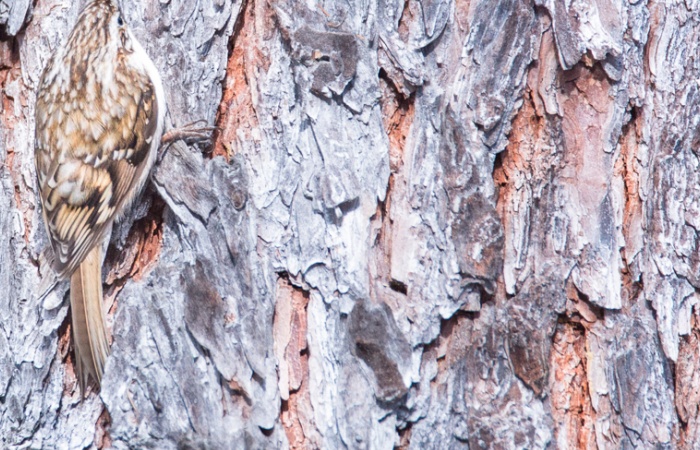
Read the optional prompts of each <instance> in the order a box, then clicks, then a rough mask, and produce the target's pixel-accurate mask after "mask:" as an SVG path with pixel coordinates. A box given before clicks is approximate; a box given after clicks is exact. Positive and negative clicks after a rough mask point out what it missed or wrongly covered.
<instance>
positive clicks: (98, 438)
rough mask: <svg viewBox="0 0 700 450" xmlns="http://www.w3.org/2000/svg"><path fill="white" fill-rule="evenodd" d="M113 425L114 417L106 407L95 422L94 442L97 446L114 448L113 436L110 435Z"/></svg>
mask: <svg viewBox="0 0 700 450" xmlns="http://www.w3.org/2000/svg"><path fill="white" fill-rule="evenodd" d="M111 425H112V417H111V416H110V415H109V412H107V408H104V409H103V410H102V414H100V417H98V418H97V423H96V424H95V440H94V441H93V442H94V444H95V446H96V447H97V448H99V449H102V448H112V438H111V437H110V435H109V427H110V426H111Z"/></svg>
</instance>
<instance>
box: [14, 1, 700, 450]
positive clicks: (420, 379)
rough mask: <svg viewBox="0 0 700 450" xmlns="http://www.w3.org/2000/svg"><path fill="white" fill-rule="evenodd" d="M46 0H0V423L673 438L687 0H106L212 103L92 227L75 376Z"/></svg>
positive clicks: (114, 437) (682, 291)
mask: <svg viewBox="0 0 700 450" xmlns="http://www.w3.org/2000/svg"><path fill="white" fill-rule="evenodd" d="M70 3H71V2H59V1H58V0H38V1H34V2H30V1H29V0H9V3H8V0H0V85H1V86H2V93H1V95H2V98H1V100H2V102H1V103H0V143H1V144H0V145H2V147H1V150H2V151H0V292H2V293H1V294H0V358H1V362H0V439H1V443H0V447H2V448H42V447H43V448H87V447H91V446H94V447H97V448H110V447H114V448H118V449H124V448H159V449H160V448H207V449H209V448H211V449H216V448H222V449H223V448H251V449H253V448H261V449H262V448H266V449H267V448H292V449H302V448H303V449H306V448H321V449H335V448H351V449H356V448H357V449H359V448H364V449H392V448H395V447H398V448H401V449H407V448H412V449H455V448H471V449H476V448H507V449H510V448H524V449H538V448H545V447H548V448H561V449H568V448H596V447H597V448H601V449H602V448H605V449H608V448H631V447H633V446H635V447H639V448H694V447H696V446H698V445H700V444H697V443H696V442H700V413H699V408H700V375H698V373H700V372H698V369H699V368H700V315H699V313H698V312H697V310H696V308H695V306H696V304H697V303H698V299H699V298H700V295H699V294H698V292H700V291H698V289H700V256H699V253H698V247H699V246H700V237H699V236H698V230H700V188H698V186H699V185H700V172H699V170H698V169H699V168H700V159H699V158H698V150H697V149H698V147H700V132H699V131H698V130H700V88H699V85H698V79H700V63H699V62H698V61H699V58H698V57H697V55H698V54H700V3H699V2H696V1H685V2H666V3H664V2H648V3H647V2H645V1H639V2H633V1H630V2H613V1H610V0H571V1H567V2H563V1H558V0H534V1H532V0H531V1H526V0H521V1H516V0H474V1H469V0H422V1H419V0H405V1H404V0H368V1H359V0H358V1H348V2H340V1H335V0H321V1H319V2H316V1H308V2H301V1H298V0H291V1H277V0H269V1H265V0H239V1H236V2H229V1H225V0H214V1H212V0H203V1H201V2H194V1H192V2H185V1H165V2H163V1H158V0H145V1H143V2H141V1H136V0H122V1H121V4H122V9H123V11H124V16H125V20H126V21H127V22H128V23H129V24H130V25H131V27H132V29H133V30H134V33H135V34H136V35H137V37H138V38H139V40H140V41H141V42H142V43H143V44H144V47H145V48H146V50H147V51H148V52H149V54H150V55H152V57H153V59H154V61H155V62H156V65H157V67H158V68H159V70H160V72H161V75H162V78H163V81H164V84H165V86H166V94H167V100H168V104H169V119H168V120H169V121H170V123H171V124H172V126H182V125H184V124H187V123H190V122H192V121H195V120H204V121H206V122H207V123H208V124H210V125H213V124H216V125H217V126H218V127H219V128H220V131H218V132H217V133H216V134H215V138H214V142H213V144H212V145H211V146H197V145H190V146H188V145H186V144H184V143H183V142H177V143H175V144H173V145H171V146H170V147H169V148H168V149H167V151H166V150H165V149H164V150H163V151H162V155H161V158H162V159H161V160H160V162H159V164H158V165H157V166H156V168H155V169H154V171H153V173H152V176H151V183H150V184H149V186H148V187H147V189H146V191H145V192H144V194H143V196H142V198H141V200H140V201H139V202H137V204H136V206H135V207H134V209H133V211H132V212H130V213H129V214H128V215H127V217H126V218H125V219H124V220H123V221H122V222H121V224H120V225H119V226H116V227H115V228H114V231H113V234H112V239H111V243H110V247H109V250H108V253H107V257H106V259H105V263H104V274H105V279H104V291H105V304H106V308H107V309H108V311H109V314H108V322H109V327H110V329H111V335H112V354H111V356H110V358H109V359H108V363H107V366H106V372H105V376H104V380H103V384H102V387H101V390H100V391H99V393H96V392H95V390H94V389H93V390H92V391H91V393H90V395H88V397H87V399H86V400H85V401H83V402H81V401H80V392H79V389H78V387H77V383H76V377H75V367H74V359H73V358H74V357H73V353H72V348H71V344H70V320H69V317H70V315H69V314H68V308H69V302H68V300H67V298H68V296H67V291H68V285H69V283H68V282H67V281H66V280H58V279H56V276H55V274H54V272H53V271H52V269H51V268H50V266H49V264H48V263H47V257H46V253H45V248H46V247H47V243H48V241H47V237H46V233H45V230H44V225H43V222H42V219H41V212H40V208H39V204H38V193H37V188H36V182H35V173H34V164H33V152H34V149H33V136H34V101H35V93H36V88H37V85H38V81H39V78H40V75H41V71H42V69H43V67H44V65H45V64H46V62H47V61H48V58H49V56H50V55H51V53H52V52H53V51H54V50H55V49H56V48H58V47H59V46H61V45H63V43H64V42H65V39H66V37H67V35H68V33H69V32H70V30H71V28H72V26H73V24H74V23H75V19H76V17H77V14H78V12H79V10H80V8H81V6H82V4H77V5H70ZM79 3H82V2H79ZM567 5H568V6H567Z"/></svg>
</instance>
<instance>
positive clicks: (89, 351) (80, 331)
mask: <svg viewBox="0 0 700 450" xmlns="http://www.w3.org/2000/svg"><path fill="white" fill-rule="evenodd" d="M100 253H101V246H100V245H96V246H95V247H94V248H93V249H92V250H91V251H90V253H88V255H87V257H86V258H85V260H84V261H83V262H82V263H81V264H80V267H78V269H76V271H75V272H73V275H71V278H70V306H71V311H72V312H73V321H72V327H73V347H74V348H75V361H76V365H77V369H78V381H79V383H80V391H81V393H82V395H83V396H84V395H85V388H86V387H87V381H88V375H89V376H91V377H92V378H93V379H94V380H95V381H96V382H97V385H98V386H99V384H100V382H101V381H102V371H103V369H104V365H105V361H106V360H107V356H109V342H108V341H107V332H106V331H105V320H104V313H103V312H102V258H101V257H100Z"/></svg>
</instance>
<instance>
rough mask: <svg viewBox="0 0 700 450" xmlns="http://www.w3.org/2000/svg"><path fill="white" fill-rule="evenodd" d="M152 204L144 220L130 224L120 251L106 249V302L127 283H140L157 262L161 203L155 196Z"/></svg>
mask: <svg viewBox="0 0 700 450" xmlns="http://www.w3.org/2000/svg"><path fill="white" fill-rule="evenodd" d="M152 202H153V203H151V207H150V209H149V211H148V213H147V214H146V216H145V217H143V218H142V219H139V220H137V221H136V222H134V225H133V226H132V227H131V230H129V235H128V237H127V239H126V244H125V246H124V250H122V251H119V250H117V249H116V248H114V247H110V248H109V250H108V251H107V258H106V261H107V264H105V267H107V268H108V271H107V276H106V278H105V284H106V285H107V286H108V287H107V289H106V291H105V298H106V299H114V298H116V296H117V294H118V293H119V292H120V291H121V290H122V289H123V288H124V285H125V284H126V282H127V281H128V280H129V279H132V280H135V281H138V280H140V279H141V278H142V277H143V276H144V274H145V273H147V272H148V271H149V270H150V269H151V268H152V267H153V266H154V265H155V264H156V262H157V261H158V257H159V256H160V251H161V248H162V246H163V211H164V210H165V202H164V201H163V200H162V199H161V198H160V197H158V196H157V195H154V196H153V200H152ZM115 305H116V303H114V304H113V305H112V308H111V310H113V309H114V307H115Z"/></svg>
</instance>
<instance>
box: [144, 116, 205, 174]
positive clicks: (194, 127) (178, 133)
mask: <svg viewBox="0 0 700 450" xmlns="http://www.w3.org/2000/svg"><path fill="white" fill-rule="evenodd" d="M203 124H204V126H202V125H203ZM216 130H217V128H216V127H208V126H206V121H205V120H197V121H194V122H192V123H188V124H187V125H183V126H182V127H179V128H173V129H171V130H168V131H167V132H165V133H164V134H163V137H162V138H161V140H160V151H159V154H158V163H159V164H160V162H161V161H162V160H163V158H164V157H165V154H166V153H167V152H168V148H170V144H172V143H173V142H176V141H184V142H186V143H188V144H194V143H199V142H207V141H211V140H212V133H213V132H214V131H216Z"/></svg>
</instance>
